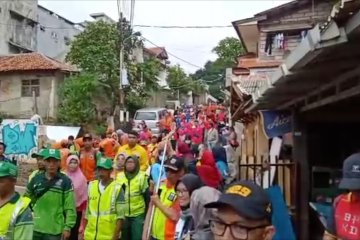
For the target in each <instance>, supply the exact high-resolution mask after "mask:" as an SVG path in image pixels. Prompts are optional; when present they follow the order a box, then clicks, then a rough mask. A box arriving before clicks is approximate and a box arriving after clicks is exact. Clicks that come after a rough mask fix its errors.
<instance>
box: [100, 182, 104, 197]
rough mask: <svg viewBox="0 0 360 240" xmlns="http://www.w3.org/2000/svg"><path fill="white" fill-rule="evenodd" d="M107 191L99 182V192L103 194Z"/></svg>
mask: <svg viewBox="0 0 360 240" xmlns="http://www.w3.org/2000/svg"><path fill="white" fill-rule="evenodd" d="M104 191H105V185H103V184H102V183H101V182H99V192H100V193H101V194H103V193H104Z"/></svg>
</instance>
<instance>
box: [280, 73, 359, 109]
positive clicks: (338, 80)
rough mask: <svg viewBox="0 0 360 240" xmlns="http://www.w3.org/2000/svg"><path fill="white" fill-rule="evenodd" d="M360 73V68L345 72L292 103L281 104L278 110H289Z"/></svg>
mask: <svg viewBox="0 0 360 240" xmlns="http://www.w3.org/2000/svg"><path fill="white" fill-rule="evenodd" d="M359 73H360V67H357V68H355V69H353V70H350V71H348V72H345V73H344V74H342V75H340V76H338V77H336V78H335V79H334V80H333V81H331V82H329V83H326V84H323V85H321V86H320V87H318V88H316V89H314V90H313V91H310V92H309V93H308V94H306V95H305V96H301V97H297V98H295V99H293V100H292V101H289V102H287V103H285V104H283V105H282V106H279V109H286V108H289V107H290V106H293V105H295V104H296V103H297V102H301V101H306V99H308V98H309V97H313V96H314V95H317V94H319V93H320V92H323V91H325V90H327V89H329V88H331V87H335V86H337V85H338V84H340V83H342V82H344V81H346V80H347V79H349V78H351V77H353V76H354V75H358V74H359Z"/></svg>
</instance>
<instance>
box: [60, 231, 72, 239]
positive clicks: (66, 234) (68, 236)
mask: <svg viewBox="0 0 360 240" xmlns="http://www.w3.org/2000/svg"><path fill="white" fill-rule="evenodd" d="M69 238H70V231H69V230H64V231H63V233H62V239H63V240H67V239H69Z"/></svg>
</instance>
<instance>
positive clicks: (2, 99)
mask: <svg viewBox="0 0 360 240" xmlns="http://www.w3.org/2000/svg"><path fill="white" fill-rule="evenodd" d="M74 71H76V69H75V68H74V67H72V66H69V65H65V64H63V63H60V62H58V61H55V60H53V59H51V58H48V57H46V56H45V55H43V54H40V53H23V54H16V55H9V56H3V57H0V112H1V113H3V114H6V115H9V116H11V117H12V118H30V117H31V116H33V115H34V114H39V115H40V116H41V117H42V118H43V119H44V120H45V119H46V120H51V119H55V118H56V109H57V105H58V102H59V101H58V94H57V93H58V92H57V91H58V88H59V86H60V85H61V84H62V83H63V81H64V79H65V77H66V76H67V75H68V74H69V73H71V72H74Z"/></svg>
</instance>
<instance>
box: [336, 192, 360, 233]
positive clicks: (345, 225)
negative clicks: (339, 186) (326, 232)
mask: <svg viewBox="0 0 360 240" xmlns="http://www.w3.org/2000/svg"><path fill="white" fill-rule="evenodd" d="M335 226H336V235H337V237H339V238H340V239H347V240H358V239H360V201H356V202H355V201H351V193H348V194H343V195H341V196H340V197H339V199H337V203H336V207H335Z"/></svg>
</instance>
